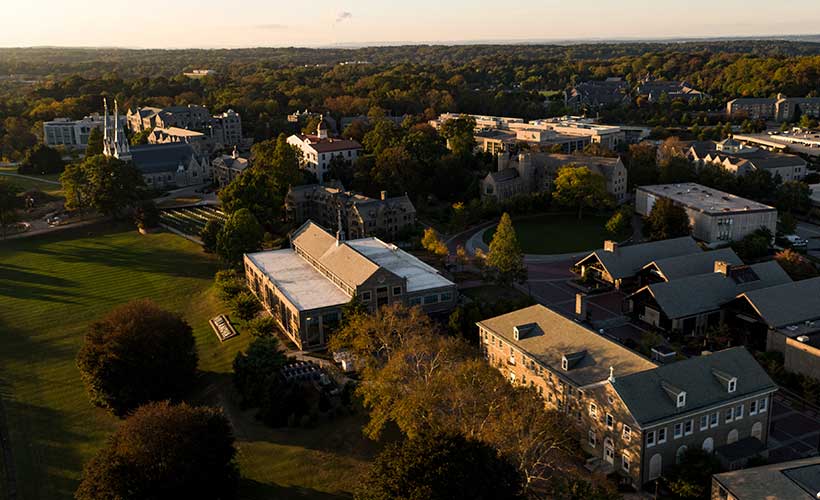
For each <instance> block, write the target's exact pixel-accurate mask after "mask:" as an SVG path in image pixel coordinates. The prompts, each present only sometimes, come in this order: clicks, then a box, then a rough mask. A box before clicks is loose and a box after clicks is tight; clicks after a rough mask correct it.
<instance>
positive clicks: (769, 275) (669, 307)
mask: <svg viewBox="0 0 820 500" xmlns="http://www.w3.org/2000/svg"><path fill="white" fill-rule="evenodd" d="M731 272H740V273H741V275H740V276H739V277H732V276H724V275H723V274H721V273H717V272H710V273H706V274H697V275H694V276H688V277H684V278H680V279H677V280H674V281H669V282H663V283H655V284H652V285H647V286H645V287H643V288H641V289H640V290H638V291H637V292H635V294H633V295H636V294H639V293H642V292H644V291H645V290H648V291H649V293H651V294H652V296H653V297H654V299H655V302H657V304H658V306H659V307H660V308H661V310H662V311H663V313H664V314H665V315H666V316H667V317H669V318H671V319H675V318H685V317H687V316H693V315H696V314H701V313H705V312H709V311H714V310H717V309H720V307H721V306H722V305H723V304H726V303H727V302H729V301H731V300H732V299H734V298H735V297H737V296H738V295H739V294H741V293H743V292H747V291H750V290H757V289H760V288H766V287H771V286H775V285H782V284H784V283H789V282H791V278H789V276H788V275H787V274H786V271H784V270H783V268H782V267H780V264H778V263H777V262H775V261H769V262H762V263H760V264H753V265H751V266H742V269H740V270H738V271H734V270H732V271H731ZM730 274H731V273H730ZM755 278H756V279H755Z"/></svg>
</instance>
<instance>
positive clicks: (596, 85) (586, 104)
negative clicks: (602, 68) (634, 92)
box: [564, 77, 629, 110]
mask: <svg viewBox="0 0 820 500" xmlns="http://www.w3.org/2000/svg"><path fill="white" fill-rule="evenodd" d="M627 102H629V84H628V83H627V82H626V81H625V80H624V79H623V78H620V77H610V78H607V79H606V80H598V81H587V82H581V83H579V84H577V85H575V86H574V87H572V88H571V89H569V90H567V91H565V92H564V104H565V105H566V106H567V107H569V108H573V109H575V110H579V109H582V108H592V109H597V108H604V107H610V106H618V105H621V104H625V103H627Z"/></svg>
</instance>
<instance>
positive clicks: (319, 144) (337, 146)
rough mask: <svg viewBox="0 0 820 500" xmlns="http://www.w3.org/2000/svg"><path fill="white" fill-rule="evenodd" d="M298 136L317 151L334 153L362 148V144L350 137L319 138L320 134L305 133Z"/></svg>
mask: <svg viewBox="0 0 820 500" xmlns="http://www.w3.org/2000/svg"><path fill="white" fill-rule="evenodd" d="M297 137H298V138H299V140H300V141H302V142H303V143H305V145H307V146H308V147H309V148H313V150H314V151H316V152H317V153H332V152H336V151H347V150H348V149H351V150H352V149H362V145H361V144H359V143H358V142H356V141H354V140H349V139H336V138H333V137H329V138H327V139H319V136H317V135H305V134H299V135H297ZM308 141H309V142H308Z"/></svg>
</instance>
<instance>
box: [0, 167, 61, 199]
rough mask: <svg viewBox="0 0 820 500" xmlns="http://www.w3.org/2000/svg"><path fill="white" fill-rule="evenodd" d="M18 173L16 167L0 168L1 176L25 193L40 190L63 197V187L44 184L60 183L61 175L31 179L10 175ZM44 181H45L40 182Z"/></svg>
mask: <svg viewBox="0 0 820 500" xmlns="http://www.w3.org/2000/svg"><path fill="white" fill-rule="evenodd" d="M15 173H17V168H16V167H0V176H3V178H5V179H7V180H8V181H10V182H12V183H14V184H16V185H18V186H19V187H20V188H21V189H22V190H23V191H30V190H32V189H38V190H40V191H42V192H44V193H47V194H50V195H52V196H62V195H63V187H62V186H59V185H56V184H52V183H51V182H43V180H45V181H58V180H59V177H60V176H59V175H56V174H55V175H32V176H29V177H33V178H29V177H26V178H24V177H17V176H13V175H8V174H15ZM38 179H43V180H38Z"/></svg>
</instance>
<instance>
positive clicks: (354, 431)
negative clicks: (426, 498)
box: [0, 226, 375, 500]
mask: <svg viewBox="0 0 820 500" xmlns="http://www.w3.org/2000/svg"><path fill="white" fill-rule="evenodd" d="M214 271H215V265H214V263H213V261H212V259H210V258H209V257H208V256H206V255H205V254H204V253H202V251H201V250H200V249H199V247H197V246H196V245H194V244H193V243H191V242H189V241H187V240H185V239H183V238H180V237H178V236H175V235H172V234H169V233H158V234H152V235H147V236H141V235H139V234H138V233H137V232H136V231H134V230H133V229H131V228H111V227H107V226H99V227H98V226H94V227H92V228H91V229H89V228H83V229H77V230H76V231H75V232H73V233H71V232H65V231H63V232H60V233H58V234H55V235H51V236H48V237H39V238H27V239H20V240H13V241H7V242H0V395H2V398H3V400H4V404H5V409H6V414H7V424H8V428H9V432H10V435H11V441H12V450H13V456H14V463H15V468H16V478H17V487H18V491H19V494H18V498H24V499H26V500H32V499H68V498H72V497H73V492H74V490H75V488H76V485H77V482H78V480H79V478H80V474H81V471H82V466H83V463H84V462H85V461H86V460H87V459H88V458H89V457H90V456H92V455H93V454H94V453H95V451H96V450H97V449H98V448H99V447H100V446H101V445H102V444H103V443H104V442H105V439H106V437H107V436H108V435H109V434H110V433H111V432H112V431H113V430H114V429H115V428H116V426H117V423H118V420H116V419H115V418H113V417H111V416H109V415H108V414H107V413H106V412H104V411H102V410H99V409H96V408H94V407H92V406H91V405H90V404H89V402H88V398H87V396H86V393H85V390H84V388H83V386H82V383H81V381H80V377H79V372H78V370H77V368H76V364H75V357H76V354H77V350H78V349H79V346H80V344H81V341H82V338H83V335H84V333H85V331H86V328H87V326H88V324H89V322H91V321H93V320H94V319H96V318H97V317H99V316H101V315H102V314H104V313H105V312H106V311H108V310H109V309H111V308H112V307H113V306H115V305H117V304H121V303H123V302H126V301H128V300H130V299H135V298H143V297H145V298H151V299H153V300H154V301H156V302H157V303H158V304H160V305H161V306H162V307H164V308H167V309H171V310H175V311H178V312H180V313H182V314H183V315H184V316H185V318H186V319H187V320H188V321H189V322H190V323H191V325H192V327H193V328H194V332H195V335H196V339H197V347H198V351H199V358H200V362H199V367H200V370H201V372H202V376H201V378H200V382H199V386H198V387H197V388H194V390H192V396H191V399H192V400H193V401H194V402H201V403H209V404H217V405H220V406H222V407H223V408H225V410H226V413H227V415H228V416H229V417H230V418H231V420H232V421H233V423H234V427H235V431H236V434H237V438H238V445H239V450H240V451H239V462H240V466H241V469H242V475H243V481H242V485H241V491H240V497H241V498H273V497H277V495H279V496H281V497H286V498H314V499H325V498H337V497H339V495H337V493H339V492H345V491H350V490H351V489H352V488H353V487H355V485H356V481H357V477H356V476H357V473H358V472H359V471H361V470H363V469H364V468H365V467H366V465H367V463H368V461H369V460H370V458H371V457H372V456H373V454H374V453H375V446H374V445H373V444H372V443H370V442H368V441H366V440H364V439H363V438H362V437H361V432H360V428H361V425H362V423H363V418H364V417H361V416H354V417H348V418H346V419H342V420H339V421H336V422H334V423H332V424H325V425H323V426H320V427H319V428H317V429H311V430H302V429H296V430H289V429H281V430H280V429H268V428H266V427H264V426H262V425H260V424H259V423H258V422H256V421H255V420H254V419H253V418H252V416H251V415H250V414H249V413H248V412H242V411H240V410H239V409H238V408H237V407H236V404H235V397H234V395H233V391H232V386H231V382H230V370H231V363H232V361H233V358H234V356H235V355H236V352H237V351H238V350H241V349H243V348H244V347H245V346H246V345H247V343H248V341H249V340H250V339H249V338H248V336H246V335H240V336H239V337H237V338H235V339H232V340H230V341H228V342H226V343H225V344H224V345H222V344H220V343H219V341H218V340H217V339H216V337H215V335H214V334H213V332H212V331H211V329H210V327H209V326H208V323H207V322H208V319H209V318H210V317H212V316H214V315H215V314H216V313H218V312H222V306H221V304H220V303H219V302H218V300H217V299H216V297H215V295H214V291H213V289H212V287H211V278H212V276H213V273H214ZM135 383H138V381H135ZM0 459H2V457H0ZM0 481H2V479H0ZM3 494H4V493H3V489H0V497H3Z"/></svg>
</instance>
